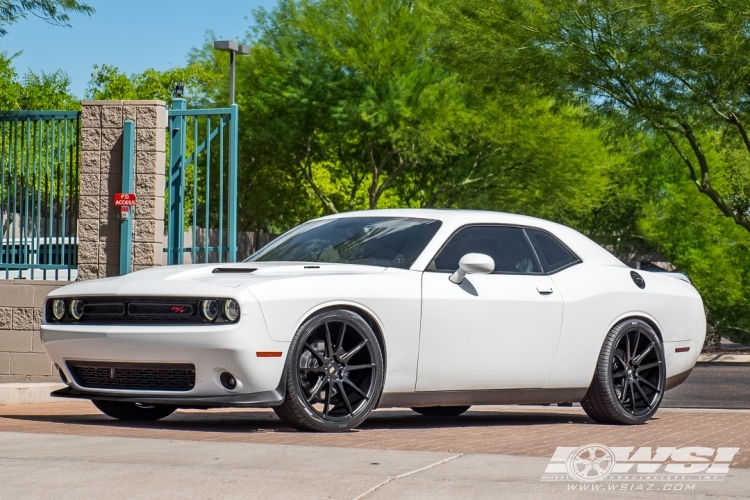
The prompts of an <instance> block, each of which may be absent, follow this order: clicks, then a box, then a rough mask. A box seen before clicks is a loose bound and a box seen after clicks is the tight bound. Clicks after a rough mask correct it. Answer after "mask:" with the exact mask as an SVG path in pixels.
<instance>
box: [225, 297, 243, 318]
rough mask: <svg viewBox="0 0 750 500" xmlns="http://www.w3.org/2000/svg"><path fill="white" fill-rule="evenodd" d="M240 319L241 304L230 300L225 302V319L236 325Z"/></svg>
mask: <svg viewBox="0 0 750 500" xmlns="http://www.w3.org/2000/svg"><path fill="white" fill-rule="evenodd" d="M239 317H240V304H239V303H238V302H237V301H236V300H234V299H229V300H225V301H224V319H226V320H227V321H229V322H230V323H234V322H235V321H237V319H239Z"/></svg>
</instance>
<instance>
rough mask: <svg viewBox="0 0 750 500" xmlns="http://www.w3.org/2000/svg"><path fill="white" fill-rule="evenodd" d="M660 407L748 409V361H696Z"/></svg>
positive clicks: (749, 399)
mask: <svg viewBox="0 0 750 500" xmlns="http://www.w3.org/2000/svg"><path fill="white" fill-rule="evenodd" d="M662 407H665V408H723V409H750V363H698V364H697V365H696V366H695V368H694V369H693V373H691V374H690V376H689V377H688V379H687V380H686V381H685V382H684V383H683V384H682V385H680V386H678V387H675V388H674V389H672V390H671V391H669V392H667V393H666V394H665V395H664V401H663V402H662Z"/></svg>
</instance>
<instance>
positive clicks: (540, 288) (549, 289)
mask: <svg viewBox="0 0 750 500" xmlns="http://www.w3.org/2000/svg"><path fill="white" fill-rule="evenodd" d="M536 291H537V292H539V293H540V294H541V295H550V294H552V292H553V290H552V287H551V286H538V287H536Z"/></svg>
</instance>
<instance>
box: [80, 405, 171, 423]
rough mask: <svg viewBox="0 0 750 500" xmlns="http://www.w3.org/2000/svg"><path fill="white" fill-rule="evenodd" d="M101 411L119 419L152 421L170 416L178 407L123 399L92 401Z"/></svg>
mask: <svg viewBox="0 0 750 500" xmlns="http://www.w3.org/2000/svg"><path fill="white" fill-rule="evenodd" d="M91 402H92V403H94V406H96V407H97V408H99V411H101V412H102V413H104V414H105V415H108V416H110V417H112V418H116V419H118V420H128V421H131V422H152V421H154V420H159V419H162V418H164V417H168V416H169V415H171V414H172V413H174V411H175V410H176V409H177V407H176V406H167V405H144V404H141V403H125V402H121V401H103V400H94V401H91Z"/></svg>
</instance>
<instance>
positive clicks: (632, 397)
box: [630, 382, 635, 414]
mask: <svg viewBox="0 0 750 500" xmlns="http://www.w3.org/2000/svg"><path fill="white" fill-rule="evenodd" d="M633 385H634V384H633V383H632V382H631V383H630V408H631V413H633V414H635V391H634V390H633Z"/></svg>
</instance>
